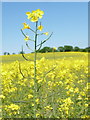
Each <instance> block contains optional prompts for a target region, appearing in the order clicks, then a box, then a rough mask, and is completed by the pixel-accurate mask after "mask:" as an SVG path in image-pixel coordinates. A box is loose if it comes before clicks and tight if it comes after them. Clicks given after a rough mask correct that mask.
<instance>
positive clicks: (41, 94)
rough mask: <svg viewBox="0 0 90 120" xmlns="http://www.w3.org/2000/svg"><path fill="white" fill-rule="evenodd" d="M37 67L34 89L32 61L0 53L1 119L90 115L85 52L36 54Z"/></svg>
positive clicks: (19, 56)
mask: <svg viewBox="0 0 90 120" xmlns="http://www.w3.org/2000/svg"><path fill="white" fill-rule="evenodd" d="M25 56H26V57H28V58H30V59H32V60H33V56H34V54H33V53H31V54H26V55H25ZM36 66H37V67H36V71H37V76H36V82H37V84H36V88H37V91H36V92H35V88H34V86H35V83H34V79H33V78H34V62H33V61H25V60H24V59H23V57H22V56H21V55H4V56H2V65H1V68H2V69H1V95H0V98H1V102H2V104H1V113H2V114H1V115H2V118H34V116H36V118H59V119H60V118H90V117H89V109H88V105H89V100H88V53H84V52H57V53H38V55H37V60H36ZM35 110H36V111H35Z"/></svg>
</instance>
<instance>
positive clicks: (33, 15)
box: [26, 9, 44, 22]
mask: <svg viewBox="0 0 90 120" xmlns="http://www.w3.org/2000/svg"><path fill="white" fill-rule="evenodd" d="M43 14H44V12H43V11H41V10H40V9H37V10H34V11H32V13H31V12H26V15H27V16H28V19H30V21H31V22H37V21H38V19H39V18H40V19H41V18H42V16H43Z"/></svg>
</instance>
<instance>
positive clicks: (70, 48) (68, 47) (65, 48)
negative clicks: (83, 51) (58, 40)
mask: <svg viewBox="0 0 90 120" xmlns="http://www.w3.org/2000/svg"><path fill="white" fill-rule="evenodd" d="M64 51H65V52H68V51H73V47H72V46H68V45H65V46H64Z"/></svg>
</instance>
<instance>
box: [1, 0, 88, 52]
mask: <svg viewBox="0 0 90 120" xmlns="http://www.w3.org/2000/svg"><path fill="white" fill-rule="evenodd" d="M36 9H41V10H43V11H44V12H45V14H44V16H43V18H42V19H40V21H41V22H42V25H43V26H44V29H43V31H42V32H47V31H48V32H49V33H51V32H53V36H52V37H51V38H50V40H49V41H47V42H46V43H45V44H44V45H43V47H44V46H50V47H59V46H64V45H71V46H73V47H75V46H78V47H80V48H85V47H87V46H88V2H3V3H2V52H6V51H7V52H9V53H13V52H14V53H18V52H19V51H21V47H22V45H23V47H24V51H25V53H29V52H31V51H29V50H28V49H27V48H26V46H25V41H24V36H23V35H22V33H21V31H20V29H21V28H22V27H23V25H22V23H23V22H26V23H28V24H30V26H31V27H32V28H33V29H34V28H35V23H32V22H30V21H29V20H28V19H27V16H26V14H25V13H26V12H27V11H30V12H31V11H32V10H36ZM24 32H25V33H27V34H28V35H30V37H31V38H33V37H34V36H33V34H32V33H31V32H30V31H28V30H25V31H24ZM46 38H47V36H43V37H42V36H41V38H40V37H39V38H38V42H39V41H40V40H42V39H46ZM29 45H30V47H31V48H33V43H32V42H29Z"/></svg>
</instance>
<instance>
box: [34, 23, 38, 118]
mask: <svg viewBox="0 0 90 120" xmlns="http://www.w3.org/2000/svg"><path fill="white" fill-rule="evenodd" d="M37 26H38V21H37V22H36V32H35V46H34V48H35V49H34V118H36V110H37V104H36V98H37V80H36V74H37V70H36V55H37V53H36V48H37Z"/></svg>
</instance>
